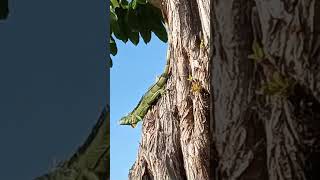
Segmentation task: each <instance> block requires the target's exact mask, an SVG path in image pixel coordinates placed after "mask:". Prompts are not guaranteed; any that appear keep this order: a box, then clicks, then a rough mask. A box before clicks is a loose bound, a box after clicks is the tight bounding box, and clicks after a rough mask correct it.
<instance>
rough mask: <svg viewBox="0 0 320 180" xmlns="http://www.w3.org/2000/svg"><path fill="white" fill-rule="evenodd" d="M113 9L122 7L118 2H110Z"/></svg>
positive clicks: (111, 0)
mask: <svg viewBox="0 0 320 180" xmlns="http://www.w3.org/2000/svg"><path fill="white" fill-rule="evenodd" d="M110 2H111V5H112V7H114V8H117V7H120V5H119V2H118V0H110Z"/></svg>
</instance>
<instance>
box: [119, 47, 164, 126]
mask: <svg viewBox="0 0 320 180" xmlns="http://www.w3.org/2000/svg"><path fill="white" fill-rule="evenodd" d="M168 52H169V51H168ZM169 59H170V58H169V55H168V56H167V62H166V65H165V68H164V72H163V73H162V74H161V76H160V77H159V78H158V79H157V81H156V83H155V84H153V85H152V86H151V87H150V88H149V89H148V91H147V92H146V93H145V94H144V95H143V96H142V97H141V99H140V101H139V103H138V105H137V106H136V108H134V109H133V111H132V112H131V113H129V114H128V115H127V116H124V117H122V118H121V119H120V122H119V123H120V125H131V127H133V128H135V127H136V126H137V124H138V122H139V121H142V119H143V118H144V116H145V115H146V114H147V112H148V110H149V109H150V107H151V106H152V105H153V104H154V103H155V102H156V101H157V100H158V99H159V97H160V96H161V95H162V94H163V93H164V88H165V85H166V83H167V80H168V77H169Z"/></svg>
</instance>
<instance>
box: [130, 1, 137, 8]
mask: <svg viewBox="0 0 320 180" xmlns="http://www.w3.org/2000/svg"><path fill="white" fill-rule="evenodd" d="M137 5H138V4H137V1H136V0H132V1H131V2H130V4H129V9H130V7H131V8H132V9H136V8H137Z"/></svg>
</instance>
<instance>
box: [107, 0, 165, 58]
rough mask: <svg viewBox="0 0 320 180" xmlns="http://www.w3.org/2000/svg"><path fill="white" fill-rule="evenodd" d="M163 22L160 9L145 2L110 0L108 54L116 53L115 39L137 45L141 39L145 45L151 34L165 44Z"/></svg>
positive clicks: (144, 0) (141, 0)
mask: <svg viewBox="0 0 320 180" xmlns="http://www.w3.org/2000/svg"><path fill="white" fill-rule="evenodd" d="M163 22H164V20H163V17H162V13H161V11H160V9H158V8H156V7H154V6H152V5H151V4H150V3H149V2H148V1H147V0H132V1H130V2H128V1H127V0H110V41H109V47H110V54H111V55H113V56H115V55H116V54H117V52H118V49H117V44H116V41H115V39H119V40H121V41H122V42H124V43H127V42H128V40H129V41H130V42H132V43H133V44H134V45H137V44H138V43H139V42H140V37H142V39H143V41H144V42H145V43H146V44H147V43H148V42H150V40H151V34H152V32H153V33H154V34H155V35H156V36H157V37H158V38H159V39H160V40H161V41H163V42H167V40H168V37H167V32H166V29H165V27H164V24H163ZM110 60H111V56H110ZM111 62H112V61H111Z"/></svg>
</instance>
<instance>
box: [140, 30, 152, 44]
mask: <svg viewBox="0 0 320 180" xmlns="http://www.w3.org/2000/svg"><path fill="white" fill-rule="evenodd" d="M140 35H141V37H142V39H143V41H144V43H145V44H148V43H149V42H150V40H151V31H150V30H142V31H140Z"/></svg>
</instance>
